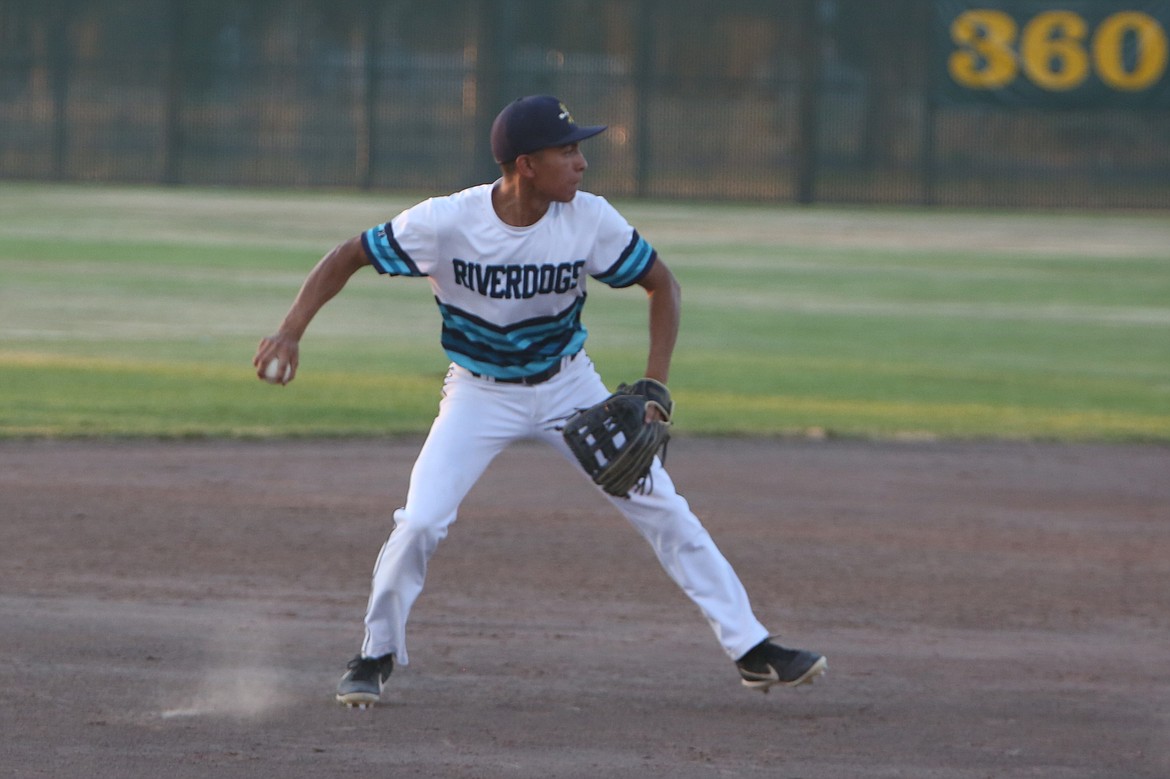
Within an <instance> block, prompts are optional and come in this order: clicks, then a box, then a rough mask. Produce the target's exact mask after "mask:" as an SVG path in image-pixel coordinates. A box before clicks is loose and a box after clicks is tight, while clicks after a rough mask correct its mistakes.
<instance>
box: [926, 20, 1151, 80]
mask: <svg viewBox="0 0 1170 779" xmlns="http://www.w3.org/2000/svg"><path fill="white" fill-rule="evenodd" d="M1091 32H1092V35H1091V36H1090V30H1089V25H1088V24H1087V23H1086V22H1085V20H1084V19H1083V18H1082V17H1081V16H1080V15H1079V14H1076V13H1073V12H1071V11H1060V10H1053V11H1045V12H1043V13H1040V14H1037V15H1036V16H1035V17H1033V18H1032V19H1031V20H1029V21H1028V23H1027V24H1025V25H1024V29H1023V33H1022V34H1020V33H1019V30H1018V27H1017V25H1016V21H1015V19H1013V18H1012V17H1011V16H1008V15H1007V14H1006V13H1004V12H1003V11H996V10H990V9H975V10H971V11H966V12H964V13H962V14H960V15H959V16H958V17H956V18H955V20H954V22H952V23H951V39H952V40H953V41H954V42H955V43H956V44H957V45H958V46H959V48H958V49H957V50H956V51H954V52H952V53H951V55H950V57H949V59H948V61H947V67H948V69H949V71H950V74H951V78H953V79H954V80H955V82H956V83H958V84H960V85H962V86H964V87H968V88H970V89H989V90H990V89H1001V88H1003V87H1006V86H1007V85H1008V84H1010V83H1011V82H1012V81H1014V80H1015V79H1016V77H1017V76H1018V75H1019V71H1020V69H1021V68H1022V69H1023V71H1024V75H1025V76H1027V78H1028V79H1029V80H1030V81H1031V82H1032V83H1034V84H1035V85H1036V86H1038V87H1040V88H1041V89H1045V90H1048V91H1052V92H1065V91H1068V90H1071V89H1076V88H1077V87H1078V86H1080V85H1081V84H1082V83H1084V81H1085V79H1086V78H1088V76H1089V73H1090V72H1095V73H1096V74H1097V77H1098V78H1099V79H1101V81H1102V83H1104V84H1105V85H1106V86H1108V87H1110V88H1111V89H1116V90H1120V91H1125V92H1137V91H1140V90H1143V89H1148V88H1149V87H1151V86H1153V85H1154V84H1156V83H1158V81H1159V80H1160V79H1161V78H1162V75H1163V74H1164V73H1165V72H1166V61H1167V53H1168V51H1170V45H1168V43H1167V38H1166V31H1165V30H1164V29H1162V25H1161V24H1159V22H1158V20H1157V19H1155V18H1153V17H1152V16H1149V15H1148V14H1144V13H1141V12H1139V11H1121V12H1118V13H1115V14H1113V15H1112V16H1109V17H1107V18H1106V19H1104V20H1103V21H1102V22H1101V23H1100V24H1099V25H1097V29H1096V30H1093V31H1091ZM1129 36H1132V40H1133V42H1134V48H1133V51H1134V54H1135V56H1133V57H1131V58H1130V59H1131V61H1129V62H1127V61H1126V57H1125V43H1126V41H1127V38H1129ZM1017 40H1018V46H1019V55H1018V56H1017V54H1016V46H1017ZM1086 41H1087V42H1088V45H1087V46H1086Z"/></svg>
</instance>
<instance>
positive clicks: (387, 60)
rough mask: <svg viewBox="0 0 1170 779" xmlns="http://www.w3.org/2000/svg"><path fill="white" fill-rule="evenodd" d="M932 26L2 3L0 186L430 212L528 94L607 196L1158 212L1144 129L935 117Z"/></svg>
mask: <svg viewBox="0 0 1170 779" xmlns="http://www.w3.org/2000/svg"><path fill="white" fill-rule="evenodd" d="M949 1H950V0H947V2H949ZM1086 1H1087V0H1069V2H1068V3H1065V5H1069V6H1075V5H1077V4H1078V3H1079V4H1081V5H1083V4H1084V3H1085V2H1086ZM946 5H947V3H946V2H942V0H768V1H765V0H721V2H718V3H715V2H710V1H709V0H429V1H428V2H417V1H410V0H385V1H384V2H375V0H252V1H251V2H245V1H244V0H205V1H203V2H199V3H193V2H185V1H184V0H109V1H108V2H102V3H90V2H82V1H81V0H39V1H37V2H33V1H32V0H0V127H2V131H0V133H2V134H0V177H3V178H9V179H49V180H68V181H102V182H138V183H169V184H192V185H241V186H245V185H246V186H280V187H289V186H292V187H346V188H364V189H400V188H405V189H414V190H421V191H427V192H431V191H434V192H439V191H449V190H452V189H456V188H460V187H463V186H467V185H470V184H474V183H479V182H482V181H486V180H490V179H491V178H493V177H494V176H495V175H497V171H496V170H495V168H494V165H493V164H492V162H491V155H490V151H489V149H488V146H487V138H488V128H489V127H490V123H491V120H492V118H493V117H494V115H495V114H496V112H497V111H498V110H499V109H500V108H501V107H502V106H503V105H504V104H505V103H507V102H508V101H509V100H511V99H513V98H515V97H518V96H520V95H524V94H532V93H538V92H541V93H552V94H556V95H558V96H560V97H561V98H562V99H563V100H564V101H565V102H566V103H567V104H568V105H569V107H570V108H571V109H572V111H573V113H574V115H575V117H576V119H577V120H578V121H580V122H582V123H590V124H593V123H605V124H608V125H609V126H610V129H609V131H608V132H606V133H605V134H603V135H601V136H599V137H598V138H596V139H593V140H591V141H589V142H588V143H587V145H586V147H585V151H586V154H587V156H588V158H589V161H590V165H591V170H590V173H589V187H590V189H592V190H593V191H597V192H604V193H605V194H607V195H610V196H645V197H656V198H701V199H728V200H756V201H775V202H801V203H810V202H830V203H881V204H933V205H947V206H980V207H1075V208H1150V209H1163V208H1167V207H1170V111H1168V110H1166V108H1164V107H1159V106H1157V105H1153V106H1138V107H1135V106H1133V105H1126V106H1121V107H1117V106H1111V105H1110V104H1109V103H1108V102H1104V103H1102V104H1100V105H1088V106H1080V107H1077V108H1072V109H1070V108H1055V109H1054V108H1051V107H1046V106H1043V105H1039V106H1030V105H1027V104H1024V105H1018V104H1017V105H1008V104H995V103H989V102H986V101H984V102H979V101H973V102H962V101H955V100H945V99H940V98H939V90H938V89H937V79H938V78H940V75H939V72H940V65H939V62H940V61H943V55H945V54H946V52H941V53H940V51H939V48H940V46H946V45H948V42H947V41H946V40H945V39H940V35H939V30H940V23H942V25H941V28H942V29H944V30H945V23H946V22H947V21H948V20H947V19H944V18H942V15H944V14H946V13H951V11H950V10H948V9H947V8H946V7H945V6H946ZM951 5H954V3H951ZM983 5H989V6H997V7H1004V6H1005V0H998V1H996V2H988V3H984V4H983ZM1006 5H1010V4H1006ZM1033 5H1035V3H1033ZM960 12H961V9H960V10H958V11H954V13H960ZM1060 34H1062V33H1061V30H1060V29H1057V31H1056V32H1055V33H1053V34H1052V35H1053V36H1055V37H1058V36H1059V35H1060ZM1135 34H1136V33H1131V32H1130V31H1129V30H1128V29H1121V31H1120V32H1116V33H1114V37H1115V38H1116V40H1117V41H1120V42H1121V43H1118V44H1117V45H1118V46H1121V45H1122V44H1124V45H1126V46H1128V47H1129V48H1131V49H1132V48H1133V45H1134V44H1132V43H1125V42H1126V41H1128V40H1129V38H1132V37H1134V35H1135ZM1127 35H1128V36H1129V38H1127V37H1125V36H1127ZM1086 40H1087V39H1086ZM977 43H978V41H977ZM1139 43H1140V41H1139ZM1086 45H1088V44H1086ZM1140 55H1141V52H1140V51H1139V52H1138V54H1137V55H1133V54H1129V55H1125V56H1129V57H1130V59H1132V58H1133V57H1134V56H1140ZM993 56H994V55H988V57H989V61H990V59H993ZM1013 56H1014V55H1013ZM1126 61H1127V60H1124V58H1123V55H1122V54H1119V55H1118V64H1117V65H1115V66H1114V67H1115V69H1120V70H1121V72H1122V74H1123V75H1124V74H1125V73H1127V72H1128V71H1125V68H1126V67H1128V66H1127V65H1126V64H1125V63H1126ZM1139 64H1140V63H1139ZM1155 64H1156V63H1155ZM1051 67H1053V68H1057V67H1058V66H1057V65H1052V66H1051ZM1133 67H1136V66H1133ZM1131 70H1132V68H1131ZM1056 72H1057V73H1058V75H1059V73H1060V71H1059V70H1057V71H1056Z"/></svg>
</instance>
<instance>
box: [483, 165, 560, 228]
mask: <svg viewBox="0 0 1170 779" xmlns="http://www.w3.org/2000/svg"><path fill="white" fill-rule="evenodd" d="M550 204H551V201H550V200H549V199H548V198H547V197H544V196H543V195H541V194H539V193H537V192H533V191H532V190H531V188H529V187H525V186H523V185H522V184H521V182H520V181H519V180H517V179H512V180H509V177H508V176H505V177H504V178H502V179H500V182H499V183H498V184H496V186H494V187H493V188H492V208H493V209H495V212H496V216H498V217H499V218H500V221H502V222H503V223H504V224H507V225H511V226H512V227H531V226H532V225H534V224H536V223H537V222H539V221H540V220H541V219H542V218H543V217H544V215H545V214H547V213H548V207H549V205H550Z"/></svg>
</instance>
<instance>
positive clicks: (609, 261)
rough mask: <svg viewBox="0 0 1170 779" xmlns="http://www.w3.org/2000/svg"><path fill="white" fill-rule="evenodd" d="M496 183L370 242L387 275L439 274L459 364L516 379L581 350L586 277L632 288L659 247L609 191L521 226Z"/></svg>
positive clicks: (397, 223) (395, 222)
mask: <svg viewBox="0 0 1170 779" xmlns="http://www.w3.org/2000/svg"><path fill="white" fill-rule="evenodd" d="M493 186H495V185H494V184H482V185H479V186H475V187H471V188H469V189H465V190H463V191H462V192H457V193H455V194H453V195H448V196H446V197H437V198H431V199H430V200H426V201H424V202H422V203H419V204H418V205H416V206H414V207H412V208H409V209H407V210H406V211H403V212H402V213H401V214H399V215H398V216H396V217H395V218H394V219H392V220H391V221H389V222H386V223H385V224H383V225H379V226H377V227H373V228H370V229H369V230H367V231H366V232H365V233H363V234H362V244H363V246H364V247H365V250H366V254H367V255H368V256H369V258H370V262H371V264H373V266H374V267H375V268H376V269H377V270H378V272H379V273H384V274H389V275H394V276H426V277H428V278H429V279H430V282H431V287H432V289H433V290H434V293H435V300H436V302H437V303H438V305H439V312H440V314H441V315H442V320H443V330H442V336H441V339H440V340H441V343H442V345H443V349H444V350H445V351H446V352H447V355H448V356H449V357H450V358H451V360H452V362H454V363H455V364H456V365H459V366H461V367H463V368H466V369H467V370H469V371H472V372H474V373H477V374H481V375H484V376H490V377H492V378H497V379H508V378H516V377H520V376H529V375H532V374H534V373H539V372H541V371H543V370H546V369H548V368H550V367H551V366H552V365H554V364H555V363H557V362H558V361H559V360H560V359H561V358H562V357H566V356H569V355H573V354H576V353H577V352H579V351H580V350H581V348H582V346H583V345H584V343H585V338H586V335H587V333H586V330H585V328H584V326H583V325H582V324H581V310H582V308H583V307H584V305H585V297H586V293H585V280H586V277H587V276H593V277H594V278H596V279H597V280H598V281H600V282H602V283H604V284H607V285H609V286H611V287H628V286H630V285H631V284H635V283H637V281H638V280H639V279H641V278H642V277H643V276H644V275H645V274H646V273H647V272H648V271H649V270H650V267H651V266H652V265H653V264H654V261H655V260H656V258H657V254H656V253H655V251H654V249H653V248H652V247H651V246H650V244H648V243H647V242H646V241H645V240H644V239H643V238H641V237H640V236H639V235H638V233H637V231H635V230H634V228H633V227H631V226H630V224H629V223H628V222H627V221H626V220H625V218H624V217H622V215H621V214H619V213H618V212H617V210H616V209H614V208H613V206H611V205H610V204H609V203H608V202H607V201H606V200H605V198H602V197H598V196H597V195H592V194H589V193H587V192H578V193H577V195H576V197H574V198H573V200H572V201H571V202H568V203H552V204H551V205H550V207H549V210H548V212H547V213H546V214H545V215H544V216H543V217H542V218H541V219H540V221H538V222H537V223H536V224H534V225H530V226H528V227H514V226H512V225H509V224H506V223H505V222H503V221H501V220H500V218H499V216H497V215H496V212H495V209H494V208H493V207H492V199H491V193H492V188H493Z"/></svg>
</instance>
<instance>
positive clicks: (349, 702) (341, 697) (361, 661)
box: [337, 655, 394, 709]
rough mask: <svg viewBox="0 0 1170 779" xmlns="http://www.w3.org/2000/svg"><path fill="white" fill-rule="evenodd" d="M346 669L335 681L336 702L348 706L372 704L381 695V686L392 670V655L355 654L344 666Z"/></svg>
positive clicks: (360, 707) (361, 706)
mask: <svg viewBox="0 0 1170 779" xmlns="http://www.w3.org/2000/svg"><path fill="white" fill-rule="evenodd" d="M345 667H346V668H347V669H348V670H347V671H346V672H345V676H342V677H341V681H340V682H338V683H337V702H338V703H340V704H342V705H344V706H348V707H350V708H352V707H355V706H356V707H357V708H359V709H364V708H366V707H367V706H373V705H374V704H375V703H377V702H378V699H379V698H380V697H382V687H384V686H385V684H386V680H387V679H389V678H390V673H391V672H392V671H393V670H394V655H383V656H381V657H362V656H361V655H357V656H356V657H354V659H352V660H350V661H349V663H348V664H347V665H346V666H345Z"/></svg>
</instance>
